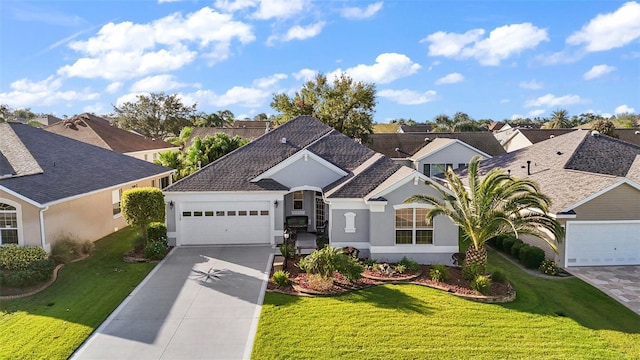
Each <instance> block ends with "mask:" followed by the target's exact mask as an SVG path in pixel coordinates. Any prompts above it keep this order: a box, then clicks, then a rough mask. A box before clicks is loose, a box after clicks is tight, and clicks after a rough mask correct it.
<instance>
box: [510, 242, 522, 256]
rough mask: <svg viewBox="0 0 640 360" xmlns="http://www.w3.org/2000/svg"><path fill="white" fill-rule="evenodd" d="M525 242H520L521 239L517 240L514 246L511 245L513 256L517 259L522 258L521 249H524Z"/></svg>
mask: <svg viewBox="0 0 640 360" xmlns="http://www.w3.org/2000/svg"><path fill="white" fill-rule="evenodd" d="M524 245H525V244H524V241H522V240H520V239H515V241H514V242H513V245H511V251H510V253H511V256H513V257H515V258H516V259H518V258H520V248H521V247H523V246H524Z"/></svg>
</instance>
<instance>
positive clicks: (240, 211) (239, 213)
mask: <svg viewBox="0 0 640 360" xmlns="http://www.w3.org/2000/svg"><path fill="white" fill-rule="evenodd" d="M238 216H247V210H239V211H238Z"/></svg>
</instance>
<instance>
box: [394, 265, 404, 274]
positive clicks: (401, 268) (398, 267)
mask: <svg viewBox="0 0 640 360" xmlns="http://www.w3.org/2000/svg"><path fill="white" fill-rule="evenodd" d="M395 271H396V272H397V273H398V274H404V272H405V271H407V267H406V266H404V265H402V264H398V265H396V268H395Z"/></svg>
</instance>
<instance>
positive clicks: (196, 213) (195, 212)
mask: <svg viewBox="0 0 640 360" xmlns="http://www.w3.org/2000/svg"><path fill="white" fill-rule="evenodd" d="M193 216H202V211H194V212H193Z"/></svg>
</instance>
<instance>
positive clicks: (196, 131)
mask: <svg viewBox="0 0 640 360" xmlns="http://www.w3.org/2000/svg"><path fill="white" fill-rule="evenodd" d="M236 122H237V121H236ZM251 122H262V121H251ZM265 122H266V123H267V125H268V124H269V122H268V121H265ZM267 132H269V128H268V127H266V126H265V127H232V128H217V127H194V128H193V131H192V132H191V136H190V137H189V140H187V147H189V146H191V144H193V139H195V138H196V137H200V139H204V138H205V137H207V136H211V137H213V136H215V134H217V133H223V134H227V135H229V137H234V136H240V137H241V138H243V139H247V140H249V141H251V140H253V139H255V138H257V137H260V136H262V135H264V134H265V133H267Z"/></svg>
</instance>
